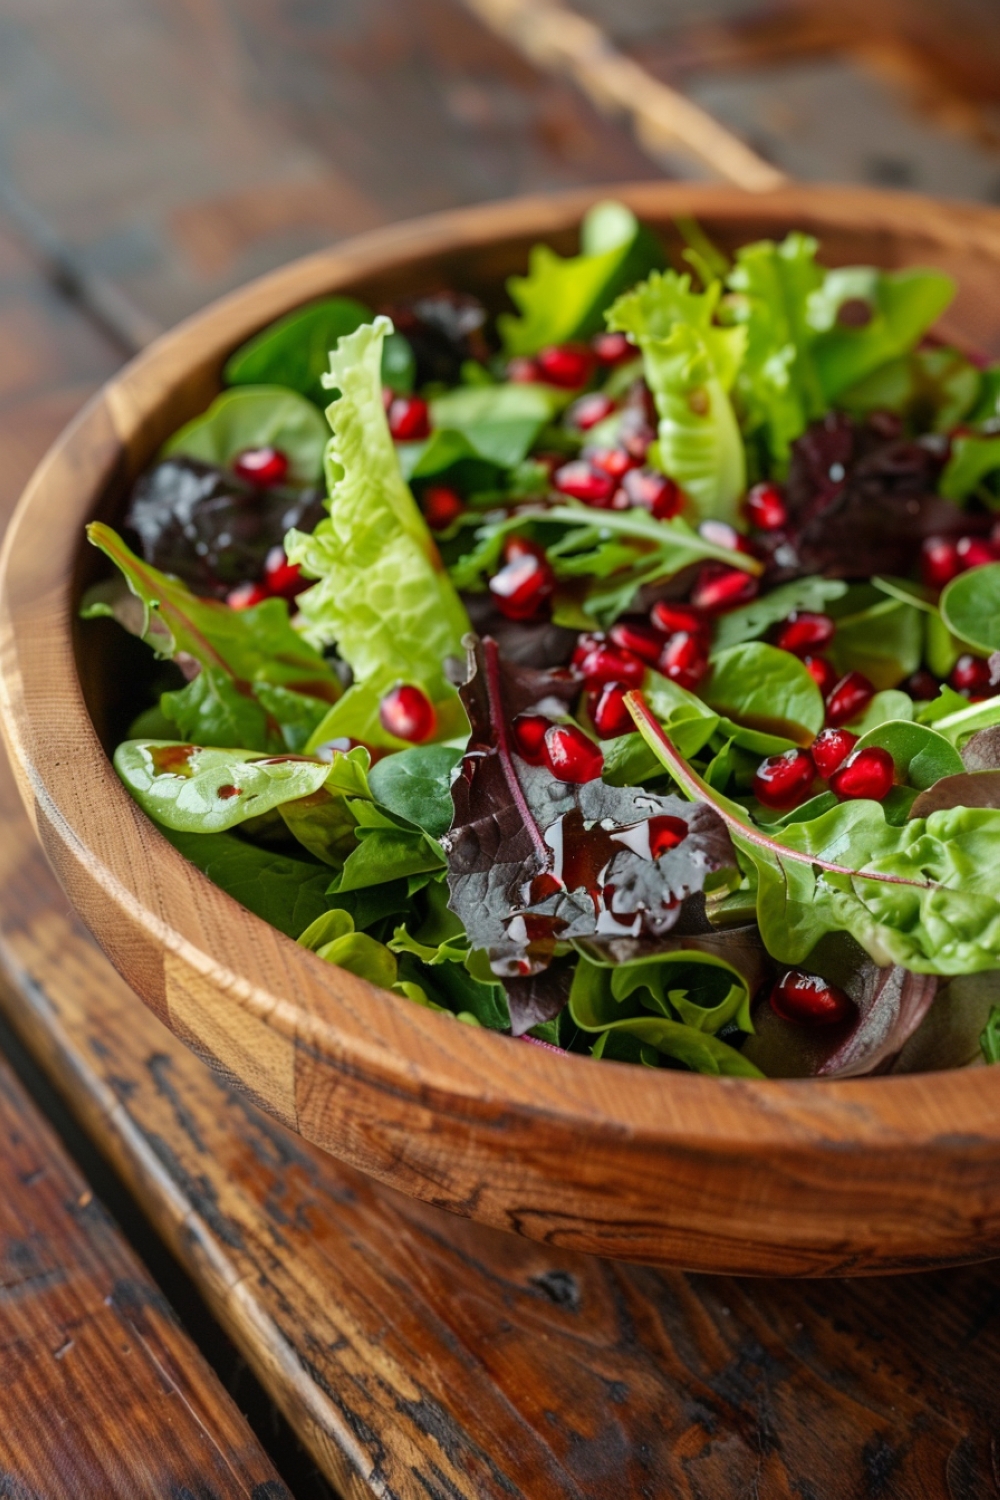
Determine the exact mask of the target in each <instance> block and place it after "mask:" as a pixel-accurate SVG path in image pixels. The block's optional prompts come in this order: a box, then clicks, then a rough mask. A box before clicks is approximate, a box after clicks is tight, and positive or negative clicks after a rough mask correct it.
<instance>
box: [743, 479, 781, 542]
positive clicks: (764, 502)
mask: <svg viewBox="0 0 1000 1500" xmlns="http://www.w3.org/2000/svg"><path fill="white" fill-rule="evenodd" d="M743 514H744V515H745V516H746V518H747V520H748V521H749V522H750V525H751V526H756V528H757V530H758V531H780V530H781V528H782V526H784V525H785V524H786V522H787V521H788V507H787V506H786V505H785V498H784V496H783V495H782V493H781V491H780V490H779V489H778V487H777V485H775V484H755V485H754V487H753V489H752V490H750V492H749V494H748V495H747V497H746V499H745V500H744V502H743Z"/></svg>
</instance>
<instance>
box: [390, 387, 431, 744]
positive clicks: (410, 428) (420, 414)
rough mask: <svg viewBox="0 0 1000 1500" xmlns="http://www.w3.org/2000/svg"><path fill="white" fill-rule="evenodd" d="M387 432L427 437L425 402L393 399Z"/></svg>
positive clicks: (407, 439) (398, 438)
mask: <svg viewBox="0 0 1000 1500" xmlns="http://www.w3.org/2000/svg"><path fill="white" fill-rule="evenodd" d="M389 431H390V433H391V434H392V438H393V441H394V442H397V443H416V442H419V441H420V439H421V438H425V437H429V436H430V431H431V414H430V411H429V409H428V406H427V402H426V401H424V400H423V399H422V398H421V397H420V396H396V397H394V399H393V402H392V405H391V406H390V407H389ZM400 738H402V736H400Z"/></svg>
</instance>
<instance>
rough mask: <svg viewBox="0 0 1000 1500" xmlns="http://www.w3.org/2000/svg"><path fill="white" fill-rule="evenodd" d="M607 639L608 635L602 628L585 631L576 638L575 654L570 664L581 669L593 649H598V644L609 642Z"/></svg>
mask: <svg viewBox="0 0 1000 1500" xmlns="http://www.w3.org/2000/svg"><path fill="white" fill-rule="evenodd" d="M607 639H608V638H607V636H606V635H605V634H604V632H603V631H601V630H585V631H583V632H582V633H581V634H580V635H578V636H577V638H576V645H575V647H574V648H573V656H572V660H571V663H570V665H571V666H574V667H576V668H577V669H579V668H580V667H581V666H582V665H583V663H584V662H585V661H586V659H587V657H588V656H589V655H590V653H591V651H596V650H597V648H598V646H603V645H605V644H606V643H607Z"/></svg>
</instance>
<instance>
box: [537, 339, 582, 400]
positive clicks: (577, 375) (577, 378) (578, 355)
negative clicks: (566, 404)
mask: <svg viewBox="0 0 1000 1500" xmlns="http://www.w3.org/2000/svg"><path fill="white" fill-rule="evenodd" d="M535 363H536V364H537V365H538V374H539V378H540V379H541V380H543V381H544V382H545V384H546V385H558V386H561V387H562V388H563V389H564V390H571V391H572V390H576V389H577V388H578V387H579V386H581V385H586V383H587V381H588V380H589V379H590V377H591V375H592V374H593V373H594V364H595V359H594V355H593V354H592V353H591V351H590V350H589V349H586V348H584V347H583V345H582V344H556V345H553V346H552V347H551V348H549V349H543V350H542V351H541V352H540V353H539V354H538V355H536V356H535Z"/></svg>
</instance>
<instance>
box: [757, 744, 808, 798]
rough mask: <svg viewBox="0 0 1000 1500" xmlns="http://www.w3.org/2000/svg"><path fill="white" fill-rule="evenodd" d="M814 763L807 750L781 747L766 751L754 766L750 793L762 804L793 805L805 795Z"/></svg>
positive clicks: (806, 794)
mask: <svg viewBox="0 0 1000 1500" xmlns="http://www.w3.org/2000/svg"><path fill="white" fill-rule="evenodd" d="M815 778H816V767H815V765H814V764H813V758H812V756H811V755H810V754H809V751H808V750H785V751H784V752H783V754H781V755H769V756H768V757H767V759H766V760H762V761H761V763H760V765H759V766H758V767H757V774H756V776H755V777H754V779H753V794H754V796H755V797H756V798H757V801H758V802H762V803H763V804H764V806H765V807H774V808H778V809H782V810H783V809H785V808H789V807H796V806H797V805H798V803H800V802H802V801H803V800H804V798H806V797H807V796H808V795H809V790H810V788H811V787H812V784H813V781H814V780H815Z"/></svg>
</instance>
